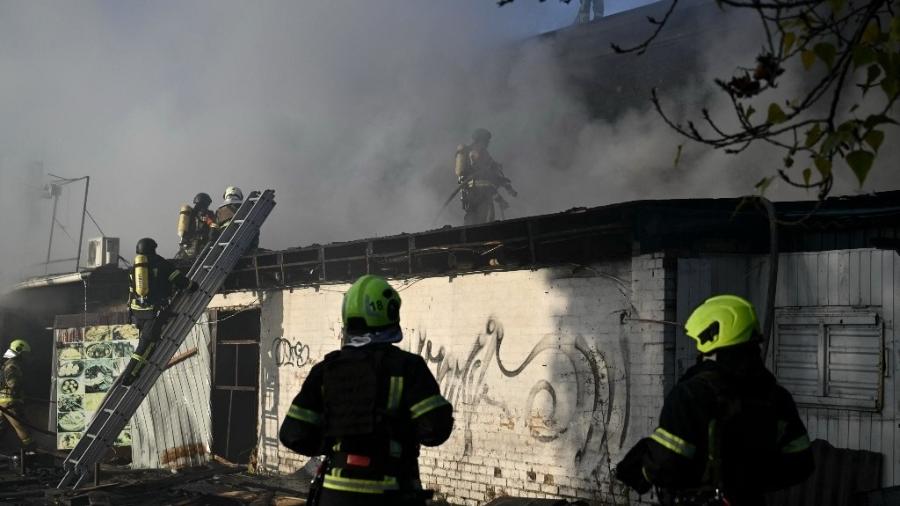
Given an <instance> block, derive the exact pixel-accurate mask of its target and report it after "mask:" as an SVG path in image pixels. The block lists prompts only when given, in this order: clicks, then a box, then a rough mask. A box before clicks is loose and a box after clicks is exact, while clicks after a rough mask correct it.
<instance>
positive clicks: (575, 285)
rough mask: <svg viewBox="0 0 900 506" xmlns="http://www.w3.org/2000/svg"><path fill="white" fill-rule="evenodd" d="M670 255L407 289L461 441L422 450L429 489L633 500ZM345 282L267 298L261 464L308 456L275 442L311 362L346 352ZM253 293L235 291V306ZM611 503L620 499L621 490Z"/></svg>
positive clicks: (272, 466) (488, 495) (660, 381)
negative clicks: (623, 476) (622, 471)
mask: <svg viewBox="0 0 900 506" xmlns="http://www.w3.org/2000/svg"><path fill="white" fill-rule="evenodd" d="M667 272H668V271H667V270H666V268H665V265H664V259H663V258H662V257H660V256H652V255H647V256H640V257H635V258H633V259H631V260H622V261H617V262H607V263H603V264H597V265H593V266H591V267H587V268H585V267H582V268H577V269H575V268H572V267H567V268H548V269H540V270H537V271H514V272H498V273H490V274H469V275H463V276H456V277H452V278H448V277H439V278H438V277H435V278H426V279H420V280H405V281H398V282H396V283H394V284H395V287H396V288H397V289H398V290H400V291H401V296H402V297H403V307H402V310H401V317H402V320H403V328H404V333H405V339H404V340H403V342H402V343H400V346H401V347H403V348H404V349H406V350H409V351H412V352H414V353H418V354H420V355H422V356H423V357H424V358H425V359H426V361H427V363H428V364H429V366H430V368H431V370H432V372H434V373H435V375H436V377H437V378H438V381H439V383H440V385H441V390H442V392H443V394H444V396H445V397H447V398H448V399H450V400H451V401H452V402H453V404H454V408H455V419H456V422H455V429H454V433H453V436H452V437H451V439H450V440H449V441H448V442H447V443H445V444H444V445H442V446H440V447H438V448H425V449H423V452H422V457H421V458H420V464H421V470H422V479H423V482H424V484H425V485H426V486H427V487H429V488H433V489H435V490H437V491H438V492H439V493H440V494H442V495H443V496H445V497H446V498H447V499H448V500H449V501H450V502H451V503H454V504H466V505H475V504H483V503H484V502H486V501H488V500H490V499H492V498H493V497H496V496H499V495H512V496H529V497H558V496H563V497H579V498H584V499H593V500H595V501H597V502H600V501H608V500H609V499H612V498H617V499H618V501H619V502H621V501H623V500H624V498H625V491H623V490H622V489H621V487H620V486H619V485H616V486H614V488H613V490H612V491H610V488H609V473H610V469H611V466H613V465H615V463H616V462H617V461H618V459H619V458H621V456H622V455H624V452H625V451H627V450H628V448H630V446H631V445H632V444H633V443H634V442H635V441H637V440H638V439H639V438H640V437H643V436H645V435H646V434H647V433H649V431H650V430H652V428H653V427H654V426H655V422H656V417H657V415H658V413H659V409H660V408H661V406H662V400H663V392H664V389H665V388H666V386H667V384H668V380H667V377H668V376H667V374H668V372H669V371H668V367H670V363H671V358H669V355H671V345H672V343H671V342H670V341H671V335H670V334H671V333H670V332H668V331H667V330H666V328H665V327H664V326H662V325H659V324H656V323H649V322H637V321H634V319H635V318H642V319H653V320H664V319H667V318H669V317H670V316H671V315H670V314H669V311H670V310H669V307H670V305H671V304H670V301H669V299H670V298H674V297H669V295H671V291H672V290H674V286H673V285H672V280H671V279H670V280H667ZM346 289H347V285H329V286H322V287H319V288H302V289H294V290H292V291H279V292H270V293H267V294H264V295H263V296H262V298H261V305H262V346H261V375H262V378H261V386H262V388H261V395H260V412H261V421H260V426H259V430H260V446H259V456H258V459H259V467H260V470H261V471H263V472H272V473H290V472H293V471H296V470H297V469H298V468H300V467H302V466H303V465H305V464H306V459H304V458H302V457H299V456H298V455H296V454H293V453H291V452H290V451H288V450H286V449H285V448H283V447H280V446H279V445H278V444H277V432H278V426H279V424H280V421H281V419H283V417H284V415H285V413H286V412H287V409H288V406H289V405H290V403H291V400H292V399H293V396H294V395H295V394H296V393H297V391H298V390H299V388H300V385H301V384H302V382H303V380H304V378H305V376H306V374H307V373H308V372H309V369H310V367H311V366H312V365H313V364H314V363H315V362H316V361H318V360H320V359H321V357H322V356H324V355H325V354H326V353H327V352H329V351H331V350H333V349H336V348H337V347H338V345H339V335H340V303H341V298H342V294H343V292H344V291H345V290H346ZM255 296H256V295H253V296H251V295H250V294H237V295H230V296H229V297H228V299H230V300H227V301H226V300H223V299H222V298H221V297H219V298H217V299H216V301H214V304H215V305H236V304H240V303H242V302H245V303H246V301H248V300H251V299H252V298H253V297H255ZM611 494H612V495H611Z"/></svg>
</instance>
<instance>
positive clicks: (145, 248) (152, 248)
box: [135, 237, 156, 255]
mask: <svg viewBox="0 0 900 506" xmlns="http://www.w3.org/2000/svg"><path fill="white" fill-rule="evenodd" d="M135 252H136V253H137V254H138V255H155V254H156V241H154V240H153V239H151V238H149V237H144V238H143V239H141V240H140V241H138V242H137V247H136V248H135Z"/></svg>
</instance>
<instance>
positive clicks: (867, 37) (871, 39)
mask: <svg viewBox="0 0 900 506" xmlns="http://www.w3.org/2000/svg"><path fill="white" fill-rule="evenodd" d="M880 37H881V29H880V28H878V22H877V21H876V20H874V19H873V20H872V21H869V24H868V26H866V31H864V32H863V34H862V38H861V39H860V41H861V42H862V43H863V44H870V45H871V44H875V43H876V42H878V39H879V38H880Z"/></svg>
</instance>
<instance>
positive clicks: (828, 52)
mask: <svg viewBox="0 0 900 506" xmlns="http://www.w3.org/2000/svg"><path fill="white" fill-rule="evenodd" d="M813 52H815V53H816V56H818V57H819V58H821V59H822V61H823V62H825V65H828V68H832V67H833V66H834V58H835V56H837V48H835V47H834V44H831V43H830V42H820V43H818V44H816V45H815V46H813Z"/></svg>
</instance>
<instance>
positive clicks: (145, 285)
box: [134, 255, 150, 298]
mask: <svg viewBox="0 0 900 506" xmlns="http://www.w3.org/2000/svg"><path fill="white" fill-rule="evenodd" d="M134 293H136V294H137V296H138V297H142V298H143V297H146V296H148V295H150V261H149V259H148V258H147V256H146V255H135V257H134Z"/></svg>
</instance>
